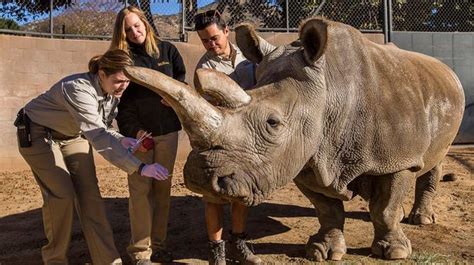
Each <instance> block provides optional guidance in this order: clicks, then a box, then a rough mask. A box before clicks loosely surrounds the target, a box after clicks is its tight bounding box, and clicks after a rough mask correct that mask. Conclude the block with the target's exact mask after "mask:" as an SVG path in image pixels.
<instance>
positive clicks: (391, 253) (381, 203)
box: [369, 170, 414, 260]
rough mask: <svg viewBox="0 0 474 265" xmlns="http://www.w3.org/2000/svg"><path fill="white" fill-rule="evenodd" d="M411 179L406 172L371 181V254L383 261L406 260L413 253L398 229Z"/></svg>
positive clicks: (407, 240)
mask: <svg viewBox="0 0 474 265" xmlns="http://www.w3.org/2000/svg"><path fill="white" fill-rule="evenodd" d="M413 178H414V173H413V172H411V171H409V170H404V171H400V172H397V173H394V174H390V175H385V176H376V177H374V182H373V185H374V186H373V193H372V195H371V198H370V202H369V208H370V217H371V219H372V222H373V225H374V230H375V231H374V235H375V236H374V241H373V242H372V253H373V254H374V255H376V256H379V257H383V258H385V259H390V260H393V259H405V258H407V257H408V256H410V254H411V252H412V248H411V243H410V240H409V239H408V238H407V237H406V236H405V234H404V233H403V230H402V227H401V225H400V215H401V214H402V211H403V210H402V203H403V199H404V198H405V195H406V191H407V190H409V187H410V185H411V183H412V180H413Z"/></svg>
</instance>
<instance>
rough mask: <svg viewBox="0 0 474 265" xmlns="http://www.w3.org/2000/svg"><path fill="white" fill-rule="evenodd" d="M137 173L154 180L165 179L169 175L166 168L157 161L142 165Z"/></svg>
mask: <svg viewBox="0 0 474 265" xmlns="http://www.w3.org/2000/svg"><path fill="white" fill-rule="evenodd" d="M139 173H140V175H142V176H143V177H149V178H154V179H156V180H166V179H168V175H169V172H168V170H167V169H166V168H165V167H163V166H162V165H160V164H158V163H154V164H150V165H146V166H144V167H143V168H142V170H141V172H139Z"/></svg>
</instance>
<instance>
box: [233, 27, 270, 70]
mask: <svg viewBox="0 0 474 265" xmlns="http://www.w3.org/2000/svg"><path fill="white" fill-rule="evenodd" d="M235 40H236V42H237V46H238V47H239V49H240V50H241V51H242V53H243V54H244V56H245V58H247V59H249V60H250V61H252V62H253V63H257V64H258V63H260V62H261V61H262V59H263V57H264V56H265V55H267V54H269V53H270V52H272V51H273V50H274V49H275V46H273V45H271V44H270V43H268V42H267V41H266V40H264V39H262V38H260V37H259V36H258V35H257V33H256V32H255V28H254V27H253V26H252V25H251V24H248V23H244V24H241V25H239V26H238V27H236V28H235Z"/></svg>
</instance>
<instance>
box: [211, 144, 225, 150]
mask: <svg viewBox="0 0 474 265" xmlns="http://www.w3.org/2000/svg"><path fill="white" fill-rule="evenodd" d="M210 149H211V150H224V147H222V145H214V146H211V148H210Z"/></svg>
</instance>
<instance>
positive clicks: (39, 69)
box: [0, 32, 383, 170]
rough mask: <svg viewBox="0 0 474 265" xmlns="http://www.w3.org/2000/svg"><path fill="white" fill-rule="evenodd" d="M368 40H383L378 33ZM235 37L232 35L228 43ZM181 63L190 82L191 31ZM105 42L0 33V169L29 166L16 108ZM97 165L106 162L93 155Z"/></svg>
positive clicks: (183, 145)
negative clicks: (16, 121) (23, 152)
mask: <svg viewBox="0 0 474 265" xmlns="http://www.w3.org/2000/svg"><path fill="white" fill-rule="evenodd" d="M261 36H262V37H264V38H266V39H267V40H268V41H269V42H271V43H273V44H275V45H280V44H286V43H290V42H291V41H293V40H295V39H296V38H297V35H296V34H295V33H263V34H261ZM369 38H371V39H372V40H374V41H376V42H379V43H381V42H383V36H382V35H380V34H379V35H376V34H371V35H369ZM233 39H234V36H233V35H231V40H233ZM175 44H176V46H177V48H178V49H179V51H180V53H181V55H182V57H183V59H184V62H185V64H186V69H187V75H186V81H187V82H188V83H189V84H192V80H193V74H194V70H195V66H196V63H197V61H198V60H199V58H200V57H201V56H202V54H203V53H204V48H203V47H202V45H201V42H200V40H199V38H198V37H197V35H196V34H195V33H192V32H191V33H190V35H189V42H188V43H175ZM108 46H109V42H108V41H91V40H62V39H49V38H35V37H22V36H11V35H1V34H0V84H1V85H0V106H1V107H0V131H1V132H2V133H1V134H0V170H17V169H26V168H28V166H27V164H26V163H25V162H24V161H23V159H22V158H21V156H20V154H19V153H18V149H17V144H16V134H15V130H16V128H15V127H14V126H13V121H14V119H15V116H16V113H17V112H18V110H19V109H20V108H21V107H23V106H24V105H25V104H26V103H27V102H28V101H30V100H31V99H32V98H35V97H36V96H37V95H39V94H41V93H42V92H44V91H46V90H48V89H49V88H50V87H51V85H53V84H54V83H55V82H57V81H58V80H59V79H61V78H62V77H64V76H67V75H70V74H73V73H79V72H85V71H87V63H88V62H89V59H90V58H91V57H92V56H94V55H97V54H101V53H104V52H105V51H106V50H107V48H108ZM180 137H181V138H180V148H179V150H178V159H184V158H185V157H186V155H187V153H188V152H189V150H190V149H189V142H188V141H187V137H186V135H185V134H184V133H182V134H181V136H180ZM95 157H96V160H97V163H98V164H103V163H106V162H105V161H104V159H102V158H101V157H100V156H99V155H96V156H95Z"/></svg>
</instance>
